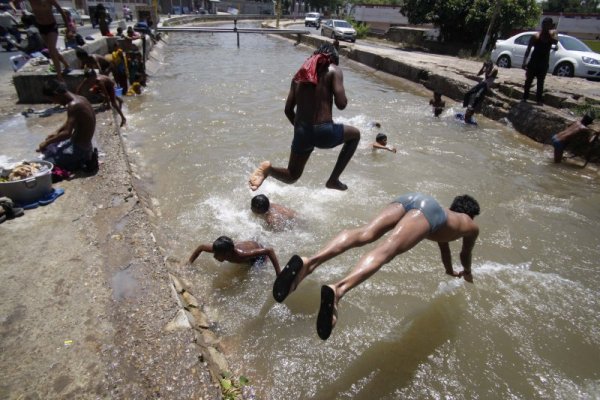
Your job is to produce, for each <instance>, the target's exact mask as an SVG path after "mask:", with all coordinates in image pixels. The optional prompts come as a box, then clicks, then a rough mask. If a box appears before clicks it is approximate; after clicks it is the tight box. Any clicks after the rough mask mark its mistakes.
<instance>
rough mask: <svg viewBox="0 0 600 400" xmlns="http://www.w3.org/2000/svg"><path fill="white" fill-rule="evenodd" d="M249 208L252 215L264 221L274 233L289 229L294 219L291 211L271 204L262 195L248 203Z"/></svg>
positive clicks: (294, 214) (279, 205)
mask: <svg viewBox="0 0 600 400" xmlns="http://www.w3.org/2000/svg"><path fill="white" fill-rule="evenodd" d="M250 208H251V209H252V212H253V213H254V214H257V215H259V216H260V217H261V218H262V219H264V220H265V222H266V223H267V225H268V227H269V228H271V229H273V230H276V231H281V230H283V229H285V228H287V227H290V226H291V225H292V223H293V222H294V220H295V218H296V213H295V212H294V211H293V210H291V209H289V208H287V207H284V206H282V205H281V204H275V203H271V201H270V200H269V198H268V197H267V196H265V195H264V194H258V195H256V196H254V197H253V198H252V200H251V201H250Z"/></svg>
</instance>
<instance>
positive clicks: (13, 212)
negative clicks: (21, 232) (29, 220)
mask: <svg viewBox="0 0 600 400" xmlns="http://www.w3.org/2000/svg"><path fill="white" fill-rule="evenodd" d="M23 214H24V212H23V209H22V208H20V207H17V206H16V205H15V204H14V203H13V201H12V200H11V199H9V198H8V197H0V223H2V222H4V221H6V220H7V219H13V218H17V217H20V216H22V215H23Z"/></svg>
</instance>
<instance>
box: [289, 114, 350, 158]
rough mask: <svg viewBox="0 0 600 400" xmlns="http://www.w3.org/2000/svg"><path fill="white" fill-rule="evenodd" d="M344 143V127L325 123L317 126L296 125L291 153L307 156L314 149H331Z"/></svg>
mask: <svg viewBox="0 0 600 400" xmlns="http://www.w3.org/2000/svg"><path fill="white" fill-rule="evenodd" d="M343 142H344V125H343V124H334V123H333V122H327V123H324V124H319V125H305V124H296V125H295V126H294V140H293V141H292V152H294V153H296V154H308V153H310V152H312V151H313V150H314V148H315V147H317V148H319V149H331V148H334V147H336V146H339V145H340V144H342V143H343Z"/></svg>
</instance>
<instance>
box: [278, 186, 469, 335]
mask: <svg viewBox="0 0 600 400" xmlns="http://www.w3.org/2000/svg"><path fill="white" fill-rule="evenodd" d="M476 215H479V204H478V203H477V201H476V200H475V199H473V198H472V197H471V196H468V195H463V196H457V197H456V198H455V199H454V201H453V202H452V205H451V206H450V208H449V209H447V208H443V207H442V206H440V204H439V203H438V202H437V201H436V200H435V199H434V198H433V197H431V196H427V195H424V194H421V193H408V194H405V195H403V196H400V197H398V198H396V199H395V200H394V201H393V202H392V203H390V204H389V205H388V206H387V207H385V208H384V209H383V210H382V211H381V212H380V213H379V214H378V215H377V216H376V217H375V218H374V219H373V220H372V221H371V222H369V223H368V224H367V225H364V226H362V227H360V228H356V229H350V230H344V231H342V232H341V233H339V234H338V235H337V236H336V237H335V238H334V239H333V240H331V241H330V242H329V243H328V244H327V245H326V246H325V247H324V248H322V249H321V250H320V251H319V252H318V253H317V254H315V255H314V256H312V257H308V258H306V257H305V258H301V257H299V256H297V255H294V256H293V257H292V258H291V259H290V261H289V262H288V263H287V265H286V266H285V268H284V269H283V270H282V271H281V274H279V275H278V276H277V279H276V280H275V283H274V284H273V297H274V298H275V300H276V301H278V302H282V301H283V300H285V298H286V297H287V296H288V294H289V293H291V292H292V291H294V290H295V289H296V287H297V286H298V284H300V282H302V280H303V279H304V278H306V277H307V276H308V275H310V274H311V273H312V272H313V271H314V270H315V269H316V268H317V267H318V266H319V265H321V264H323V263H324V262H326V261H328V260H330V259H332V258H333V257H336V256H338V255H340V254H342V253H343V252H345V251H346V250H349V249H352V248H355V247H361V246H364V245H365V244H368V243H371V242H374V241H375V240H377V239H379V238H380V237H381V236H383V235H384V234H385V233H386V232H388V231H391V232H392V233H391V234H390V236H389V237H388V238H387V239H385V240H384V241H383V243H381V244H379V245H378V246H376V247H375V248H374V249H372V250H370V251H369V252H367V253H366V254H364V255H363V256H362V257H361V259H360V260H359V261H358V263H357V264H356V266H355V267H354V269H353V270H352V271H351V272H350V274H348V275H347V276H346V277H344V278H343V279H342V280H340V281H338V282H337V283H334V284H331V285H323V286H322V287H321V308H320V309H319V315H318V317H317V333H318V334H319V337H320V338H321V339H323V340H326V339H327V338H328V337H329V335H330V334H331V330H332V329H333V327H334V326H335V323H336V321H337V306H338V303H339V301H340V299H341V298H342V297H343V296H344V295H345V294H346V293H347V292H348V291H349V290H350V289H352V288H354V287H356V286H358V285H359V284H360V283H362V282H364V281H365V280H366V279H368V278H369V277H370V276H371V275H373V274H374V273H375V272H377V271H379V269H380V268H381V267H382V266H383V265H384V264H386V263H388V262H390V261H391V260H393V259H394V257H396V256H397V255H400V254H402V253H404V252H406V251H408V250H410V249H412V248H413V247H414V246H416V245H417V244H418V243H419V242H421V241H422V240H423V239H429V240H432V241H434V242H438V245H439V248H440V253H441V256H442V263H443V264H444V268H445V269H446V273H447V274H448V275H451V276H455V277H458V278H460V277H464V278H465V280H466V281H467V282H473V276H472V275H471V254H472V251H473V247H474V246H475V241H476V240H477V236H478V235H479V227H478V226H477V224H475V222H473V219H474V218H475V216H476ZM460 238H462V239H463V242H462V249H461V252H460V262H461V264H462V266H463V271H461V272H455V271H454V269H453V268H452V254H451V252H450V246H449V242H452V241H454V240H458V239H460Z"/></svg>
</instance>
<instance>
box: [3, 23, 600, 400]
mask: <svg viewBox="0 0 600 400" xmlns="http://www.w3.org/2000/svg"><path fill="white" fill-rule="evenodd" d="M166 52H167V54H166V59H165V60H166V61H165V62H166V63H167V65H166V66H165V68H164V70H163V71H162V72H161V73H160V74H158V75H157V76H154V77H153V80H152V83H151V86H150V87H149V88H148V90H147V92H146V93H145V95H144V96H141V97H138V98H135V99H128V100H127V112H126V113H127V115H128V127H127V128H126V129H125V130H124V134H125V135H126V143H127V146H128V148H129V149H130V151H131V153H132V159H133V160H134V161H135V163H136V165H137V167H136V168H135V172H136V173H137V174H138V175H140V176H141V177H142V179H144V180H145V182H147V185H148V188H149V191H150V193H151V194H152V196H153V197H154V198H155V205H156V206H157V208H158V209H159V210H160V215H161V220H162V227H163V229H164V232H165V235H164V236H165V237H168V238H169V239H168V242H167V243H166V245H165V246H164V247H165V248H166V250H167V252H169V253H170V254H172V255H173V256H175V257H178V258H180V259H182V260H184V259H186V258H187V257H188V256H189V254H191V252H192V251H193V249H194V248H195V246H196V245H198V244H199V243H201V242H212V241H213V240H214V239H215V238H216V237H218V236H220V235H229V236H231V237H232V238H233V239H234V240H244V239H255V240H258V241H260V242H261V243H263V244H265V245H269V246H272V247H274V248H275V249H276V252H277V255H278V256H279V259H280V261H281V263H282V264H285V262H286V261H287V260H288V259H289V257H290V256H291V255H292V254H294V253H298V254H300V255H308V254H312V253H314V252H315V251H317V250H318V249H319V248H320V246H321V245H322V244H323V243H324V242H325V241H326V240H328V239H330V238H331V237H333V236H334V235H335V234H336V233H337V232H339V231H340V230H342V229H345V228H348V227H354V226H357V225H358V224H362V223H364V222H366V221H368V220H369V219H370V218H371V217H372V216H373V215H374V214H375V213H376V212H377V211H378V210H380V209H381V208H382V207H384V206H385V205H386V204H387V203H389V202H390V201H391V200H392V199H393V198H394V197H396V196H398V195H399V194H402V193H405V192H409V191H421V192H425V193H429V194H432V195H433V196H434V197H436V198H438V199H439V200H440V201H441V202H442V203H444V204H446V205H447V204H449V203H450V202H451V200H452V198H453V197H454V196H455V195H457V194H462V193H469V194H472V195H473V196H475V197H476V198H477V199H478V200H479V202H480V204H481V207H482V214H481V216H479V217H478V218H477V220H476V221H477V222H478V223H479V225H480V229H481V234H480V239H479V241H478V244H477V246H476V248H475V251H474V259H473V271H474V279H475V284H474V285H470V284H466V283H464V281H459V280H456V279H452V278H450V277H448V276H447V275H445V274H444V269H443V267H442V263H441V260H440V257H439V254H438V253H439V252H438V250H437V245H435V244H434V243H429V242H424V243H422V244H420V245H419V246H418V247H416V248H414V249H413V250H411V251H410V252H409V253H407V254H404V255H402V256H400V257H397V258H396V259H394V260H393V261H392V262H390V263H389V264H388V265H386V266H385V267H384V268H382V270H381V271H379V272H378V273H377V274H376V275H374V276H373V277H372V278H371V279H370V280H368V281H367V282H365V283H364V284H363V285H361V286H359V287H358V288H356V289H355V290H354V291H352V292H350V293H349V294H348V295H347V296H346V297H345V298H344V299H343V300H342V303H341V305H340V309H339V322H338V324H337V326H336V328H335V330H334V331H333V334H332V336H331V337H330V339H329V340H327V341H326V342H323V341H321V340H320V339H319V338H318V336H317V335H316V330H315V321H316V315H317V311H318V303H319V288H320V285H321V284H324V283H331V282H335V281H336V280H338V279H339V278H341V277H342V276H343V275H344V274H345V273H346V272H347V271H348V270H349V269H350V268H351V267H352V266H353V265H354V264H355V263H356V261H357V260H358V258H359V257H360V255H361V254H362V253H363V252H364V251H366V248H363V249H355V250H352V251H349V252H347V253H346V254H343V255H341V256H339V257H337V258H336V259H333V260H331V261H329V262H328V263H326V264H325V265H323V266H322V267H320V268H319V269H318V270H317V271H316V272H315V273H314V274H313V275H311V276H310V277H309V278H308V279H307V280H306V281H305V282H304V283H303V284H302V285H301V286H300V288H299V289H298V290H297V291H296V292H295V293H293V294H292V295H291V296H290V297H289V298H288V299H287V300H286V302H285V304H277V303H275V302H274V300H273V299H272V297H271V288H272V282H273V279H274V271H273V269H272V268H271V267H270V266H269V265H266V266H263V267H257V268H250V269H248V268H245V267H242V266H238V265H232V264H228V263H224V264H220V263H218V262H217V261H216V260H214V259H213V258H212V257H211V256H210V255H207V254H203V255H201V256H200V257H199V259H198V260H197V261H196V263H195V264H194V272H193V273H192V279H191V280H192V283H193V286H194V288H195V290H196V291H197V292H199V296H200V297H201V298H202V299H204V300H206V301H207V302H208V312H209V314H210V316H211V318H212V319H213V320H214V321H216V325H215V329H216V331H217V332H218V333H219V334H220V335H221V336H222V338H223V345H224V346H225V348H226V350H227V353H228V359H229V361H230V362H231V365H233V366H235V368H236V371H235V372H236V373H238V374H243V375H245V376H247V377H249V379H250V380H251V382H252V384H253V385H254V386H255V388H256V392H257V397H258V398H261V399H307V398H316V399H333V398H339V399H396V398H414V399H422V398H481V399H487V398H564V399H572V398H590V397H597V396H600V364H599V363H598V360H600V306H599V305H598V297H599V292H598V288H599V287H600V286H599V283H600V274H599V272H600V271H599V270H600V266H599V262H598V260H599V259H600V246H599V240H598V239H597V229H596V227H597V222H598V220H600V209H599V207H598V202H599V201H600V188H599V185H598V180H597V178H596V175H595V173H593V172H591V171H581V170H579V169H576V168H572V167H569V166H568V165H559V166H555V165H553V164H552V163H551V153H550V148H549V147H544V148H542V147H541V146H540V145H538V144H535V143H533V142H531V141H529V140H527V139H524V138H523V137H522V136H521V135H519V134H517V133H516V132H514V131H512V130H511V129H509V128H507V127H504V126H502V125H500V124H497V123H494V122H491V121H487V120H483V119H482V118H480V121H479V123H480V124H479V127H477V128H475V127H471V126H465V125H463V124H460V123H458V122H456V121H455V120H454V119H453V117H452V115H453V113H454V112H456V111H458V108H457V107H454V108H448V109H447V110H446V111H445V113H444V115H443V116H442V118H440V119H434V118H433V117H432V116H431V113H430V108H429V107H428V106H427V101H428V99H426V98H424V97H421V96H418V95H416V94H414V93H411V92H410V91H409V90H407V87H403V86H402V85H401V84H399V83H395V82H388V81H382V80H379V79H378V78H376V77H374V76H372V75H370V74H369V73H366V72H364V71H361V70H358V69H353V68H352V67H351V66H349V65H348V63H347V62H346V61H345V60H342V62H341V64H342V66H343V68H344V74H345V75H344V79H345V85H346V89H347V95H348V97H349V99H350V103H349V106H348V108H347V109H346V110H344V111H343V112H339V111H336V112H334V119H335V120H336V121H338V122H342V123H347V124H352V125H355V126H357V127H359V128H360V129H361V132H362V135H363V138H362V140H361V144H360V145H359V149H358V150H357V152H356V154H355V156H354V158H353V160H352V161H351V162H350V164H349V166H348V168H347V170H346V171H345V172H344V174H343V175H342V177H341V180H342V181H343V182H345V183H347V184H348V186H349V187H350V189H349V190H348V191H347V192H338V191H332V190H328V189H326V188H325V187H324V184H325V181H326V179H327V177H328V176H329V173H330V172H331V169H332V168H333V165H334V163H335V160H336V158H337V154H338V151H339V149H335V150H317V151H315V152H314V153H313V155H312V156H311V159H310V161H309V163H308V165H307V168H306V169H305V172H304V175H303V176H302V178H301V179H300V180H299V181H298V182H297V183H296V184H294V185H284V184H282V183H280V182H277V181H275V180H272V179H269V180H267V181H266V182H265V184H264V185H263V186H262V187H261V189H260V190H259V193H265V194H267V195H268V196H269V197H270V198H271V201H273V202H276V203H280V204H284V205H286V206H288V207H290V208H293V209H295V210H296V211H297V212H298V213H299V214H300V215H301V221H300V223H299V224H298V226H296V227H295V228H294V229H291V230H288V231H284V232H281V233H273V232H270V231H269V230H267V229H266V228H265V227H264V226H263V225H262V224H261V221H260V220H258V219H256V218H255V217H254V216H253V215H252V214H251V212H250V209H249V202H250V199H251V197H252V195H253V194H254V193H251V192H250V190H249V189H248V188H247V184H246V181H247V177H248V175H249V173H250V172H251V171H252V169H253V168H254V166H255V165H256V164H257V163H258V162H260V161H261V160H263V159H270V160H272V161H273V163H274V164H276V165H284V164H285V163H286V162H287V156H288V153H289V146H290V143H291V137H292V127H291V125H290V124H289V122H288V121H287V119H286V118H285V116H284V114H283V105H284V100H285V97H286V94H287V91H288V88H289V82H290V78H291V76H292V75H293V73H294V72H295V71H296V69H297V68H298V66H299V65H300V64H301V63H302V62H303V61H304V60H305V59H306V57H307V56H308V54H309V53H308V51H307V50H306V49H305V48H299V47H293V46H292V45H291V44H290V43H288V42H286V41H282V40H279V39H271V38H265V37H258V36H250V35H248V36H242V38H241V48H240V49H238V48H237V47H236V42H235V37H234V36H233V35H212V36H209V35H192V34H189V35H186V34H179V35H173V36H172V43H171V45H170V46H169V48H168V49H167V50H166ZM372 121H378V122H380V123H381V125H382V128H381V129H380V130H379V129H376V128H373V127H371V126H370V123H371V122H372ZM24 128H28V127H24ZM0 129H2V130H6V129H7V128H6V127H5V126H4V125H3V126H0ZM379 131H382V132H385V133H386V134H387V135H388V138H389V143H390V144H392V145H395V146H397V147H398V153H397V154H392V153H388V152H386V153H373V152H372V151H371V149H370V147H369V143H370V142H371V141H372V140H373V138H374V136H375V134H376V133H377V132H379ZM4 146H12V147H15V146H16V147H19V146H18V145H14V144H11V141H9V140H8V139H7V135H5V134H2V135H0V148H3V149H4V148H5V147H4ZM27 146H29V144H27V145H26V146H25V145H24V147H27ZM21 147H23V146H21ZM31 147H32V148H34V147H35V146H34V145H33V144H32V145H31ZM15 151H17V150H16V149H15ZM452 249H453V251H454V257H455V260H454V261H455V264H456V265H458V264H457V263H458V259H457V255H458V254H457V252H458V251H459V246H458V245H454V246H452Z"/></svg>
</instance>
